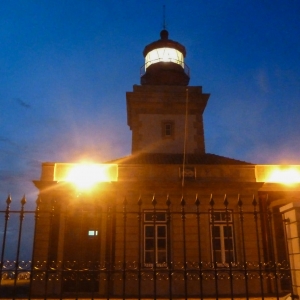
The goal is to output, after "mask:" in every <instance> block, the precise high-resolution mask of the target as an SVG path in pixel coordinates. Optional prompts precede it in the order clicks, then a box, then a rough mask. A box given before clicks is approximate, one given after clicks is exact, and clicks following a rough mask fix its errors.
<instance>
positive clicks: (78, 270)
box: [75, 204, 84, 300]
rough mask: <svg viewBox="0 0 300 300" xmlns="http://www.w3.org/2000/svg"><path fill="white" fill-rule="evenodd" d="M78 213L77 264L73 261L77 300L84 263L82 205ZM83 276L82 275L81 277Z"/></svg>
mask: <svg viewBox="0 0 300 300" xmlns="http://www.w3.org/2000/svg"><path fill="white" fill-rule="evenodd" d="M81 205H83V204H81ZM79 212H80V215H79V230H78V233H79V241H80V245H79V248H78V252H77V264H76V263H75V266H76V267H75V268H76V270H75V272H76V276H75V284H76V290H75V299H76V300H78V299H79V293H80V288H81V287H82V285H81V279H82V278H84V274H83V272H84V263H83V262H82V251H83V249H82V243H83V242H84V241H82V239H83V236H84V235H83V222H84V210H83V207H82V206H80V210H79ZM81 276H83V277H81Z"/></svg>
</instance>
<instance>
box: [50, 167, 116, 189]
mask: <svg viewBox="0 0 300 300" xmlns="http://www.w3.org/2000/svg"><path fill="white" fill-rule="evenodd" d="M54 174H55V176H54V177H55V178H54V179H55V180H57V181H65V182H71V183H74V184H75V185H76V186H77V187H78V188H79V189H88V188H91V187H92V186H94V185H95V184H97V183H100V182H111V181H117V179H118V165H116V164H90V163H88V164H83V163H82V164H63V163H58V164H56V165H55V173H54Z"/></svg>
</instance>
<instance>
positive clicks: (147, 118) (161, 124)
mask: <svg viewBox="0 0 300 300" xmlns="http://www.w3.org/2000/svg"><path fill="white" fill-rule="evenodd" d="M143 55H144V57H145V65H144V67H143V69H142V72H141V74H142V75H141V82H140V85H134V86H133V90H132V91H130V92H127V93H126V100H127V122H128V126H129V127H130V129H131V131H132V154H131V155H129V156H127V157H123V158H120V159H116V160H114V161H110V162H107V165H110V164H114V165H115V166H116V168H117V172H118V176H117V181H114V182H102V183H97V184H96V185H95V186H94V188H93V189H92V190H90V191H85V192H80V193H79V192H78V191H77V190H76V189H75V188H74V186H73V184H72V183H70V182H68V181H66V180H63V176H62V177H61V178H60V177H59V175H58V174H59V173H60V174H62V173H67V170H68V169H69V168H70V166H71V164H64V163H55V162H54V163H43V164H42V173H41V178H40V180H36V181H34V184H35V185H36V187H37V188H38V190H39V195H40V196H39V201H38V216H37V221H36V232H35V242H34V260H33V263H34V265H35V266H36V268H35V269H36V271H35V273H34V274H33V281H32V293H33V294H36V295H39V294H43V293H44V292H45V287H46V290H47V293H49V294H53V295H54V294H62V293H66V294H69V293H94V294H97V295H98V294H99V295H103V296H105V295H106V296H114V297H122V296H123V297H124V296H126V297H152V296H153V295H155V297H156V296H158V297H171V296H172V297H173V296H174V297H175V296H176V297H183V296H189V297H191V296H193V297H195V296H197V297H199V296H201V297H204V296H210V297H215V296H216V295H220V296H228V295H234V296H243V295H253V296H255V295H261V294H266V295H267V294H268V295H269V294H274V293H279V294H285V293H287V292H289V291H290V288H291V286H290V275H289V274H290V273H289V267H288V264H287V263H286V262H287V260H288V256H287V250H286V247H285V246H283V245H285V241H284V236H285V233H284V229H285V228H284V222H283V221H282V216H281V213H280V212H279V208H280V207H281V206H282V205H284V204H286V203H288V199H290V197H291V195H290V191H282V188H279V190H278V189H277V188H276V187H278V185H275V186H274V185H268V184H266V183H265V176H262V173H263V171H265V170H267V169H268V168H267V167H264V166H257V165H254V164H252V163H247V162H244V161H239V160H235V159H232V158H227V157H223V156H218V155H214V154H209V153H206V151H205V139H204V127H203V112H204V109H205V107H206V104H207V101H208V99H209V94H207V93H203V91H202V87H201V86H189V85H188V84H189V78H190V77H189V76H190V74H189V68H188V67H187V66H186V64H185V61H184V59H185V56H186V50H185V47H184V46H183V45H181V44H180V43H178V42H176V41H173V40H171V39H169V37H168V32H167V31H166V30H162V32H161V37H160V39H159V40H158V41H155V42H153V43H151V44H149V45H147V46H146V47H145V49H144V52H143ZM262 170H263V171H262ZM278 264H280V266H279V265H278ZM45 270H51V272H45Z"/></svg>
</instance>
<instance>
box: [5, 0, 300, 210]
mask: <svg viewBox="0 0 300 300" xmlns="http://www.w3.org/2000/svg"><path fill="white" fill-rule="evenodd" d="M163 5H166V25H167V29H168V31H169V37H170V38H171V39H173V40H176V41H178V42H180V43H182V44H183V45H184V46H185V47H186V50H187V57H186V60H185V62H186V63H187V65H188V66H189V67H190V70H191V80H190V85H201V86H202V87H203V91H204V92H205V93H210V94H211V97H210V100H209V102H208V105H207V108H206V111H205V113H204V122H205V123H204V126H205V128H204V129H205V142H206V151H207V152H208V153H215V154H219V155H223V156H228V157H232V158H236V159H241V160H245V161H249V162H253V163H259V164H277V163H294V164H300V157H299V149H300V118H299V111H300V104H299V101H300V39H299V36H300V18H299V16H300V1H298V0H285V1H283V0H280V1H279V0H260V1H258V0H243V1H237V0H230V1H228V0H226V1H225V0H213V1H191V0H185V1H175V0H173V1H171V0H165V1H160V0H158V1H150V0H145V1H137V0H128V1H125V0H124V1H121V0H119V1H114V0H103V1H101V0H97V1H96V0H75V1H74V0H72V1H71V0H65V1H63V0H51V1H49V0H48V1H46V0H22V1H16V0H8V1H3V3H1V6H0V41H1V46H0V201H2V202H3V205H1V204H0V207H2V206H4V204H5V203H4V201H5V199H6V197H7V194H8V193H11V194H12V197H13V201H14V202H15V203H16V202H18V203H19V201H20V200H21V198H22V195H23V194H24V193H25V194H26V196H27V199H28V202H29V204H28V205H31V206H32V207H34V201H35V199H36V189H35V187H34V186H33V184H32V182H31V181H32V180H33V179H38V178H39V176H40V171H41V163H42V162H45V161H59V162H77V161H79V160H82V159H86V160H87V159H88V160H92V161H97V162H103V161H106V160H109V159H113V158H118V157H122V156H125V155H128V154H130V152H131V132H130V130H129V127H128V126H127V119H126V98H125V93H126V91H131V90H132V86H133V84H139V72H140V68H141V66H142V65H143V63H144V60H143V56H142V51H143V49H144V47H145V45H147V44H149V43H151V42H152V41H154V40H157V39H159V32H160V30H161V29H162V23H163V22H162V19H163V18H162V15H163V13H162V11H163V9H162V7H163ZM1 199H2V200H1Z"/></svg>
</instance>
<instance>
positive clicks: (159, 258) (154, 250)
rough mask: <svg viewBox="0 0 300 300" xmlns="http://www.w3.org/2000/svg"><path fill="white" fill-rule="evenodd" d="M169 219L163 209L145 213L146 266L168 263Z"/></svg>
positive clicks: (158, 265) (163, 265)
mask: <svg viewBox="0 0 300 300" xmlns="http://www.w3.org/2000/svg"><path fill="white" fill-rule="evenodd" d="M167 236H168V235H167V219H166V213H165V212H161V211H156V212H155V213H154V211H151V212H145V213H144V266H145V267H153V264H154V262H156V266H157V267H165V266H166V263H167Z"/></svg>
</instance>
